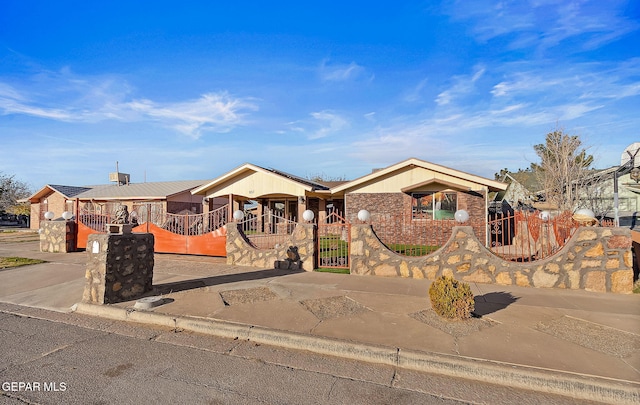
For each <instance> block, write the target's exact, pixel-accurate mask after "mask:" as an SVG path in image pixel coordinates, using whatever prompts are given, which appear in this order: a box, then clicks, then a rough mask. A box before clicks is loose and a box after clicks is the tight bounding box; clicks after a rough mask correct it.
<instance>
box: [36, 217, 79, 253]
mask: <svg viewBox="0 0 640 405" xmlns="http://www.w3.org/2000/svg"><path fill="white" fill-rule="evenodd" d="M40 225H41V227H40V251H41V252H48V253H67V252H74V251H75V250H76V223H75V222H74V221H43V222H42V223H41V224H40Z"/></svg>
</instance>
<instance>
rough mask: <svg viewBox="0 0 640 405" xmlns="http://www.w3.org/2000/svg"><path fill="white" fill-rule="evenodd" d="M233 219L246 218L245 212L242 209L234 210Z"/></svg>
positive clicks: (240, 219)
mask: <svg viewBox="0 0 640 405" xmlns="http://www.w3.org/2000/svg"><path fill="white" fill-rule="evenodd" d="M233 219H235V220H236V221H242V220H243V219H244V212H242V211H241V210H236V211H234V212H233Z"/></svg>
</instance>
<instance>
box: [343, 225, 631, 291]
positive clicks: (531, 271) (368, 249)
mask: <svg viewBox="0 0 640 405" xmlns="http://www.w3.org/2000/svg"><path fill="white" fill-rule="evenodd" d="M350 250H351V260H350V261H351V273H352V274H359V275H376V276H385V277H412V278H426V279H430V280H434V279H436V278H437V277H439V276H441V275H450V276H453V277H455V278H457V279H460V280H463V281H467V282H478V283H489V284H499V285H518V286H523V287H547V288H570V289H584V290H587V291H598V292H614V293H625V294H629V293H631V292H632V289H633V257H632V252H631V234H630V231H629V229H626V228H590V227H583V228H579V229H578V231H576V233H575V234H574V235H573V236H572V238H571V239H570V240H569V241H568V243H567V244H566V245H565V246H564V247H563V248H562V250H560V251H559V252H558V253H556V254H555V255H553V256H551V257H549V258H547V259H544V260H539V261H533V262H529V263H517V262H511V261H505V260H502V259H500V258H499V257H497V256H495V255H494V254H492V253H491V252H490V251H489V250H487V249H486V248H485V247H484V245H483V244H482V243H481V242H480V241H479V240H478V239H477V237H476V235H475V234H474V233H473V230H472V228H471V227H468V226H460V227H456V228H454V230H453V235H452V237H451V239H449V241H448V242H447V243H446V244H445V245H444V246H443V247H442V248H441V249H439V250H438V251H437V252H435V253H433V254H431V255H428V256H424V257H406V256H401V255H398V254H396V253H394V252H392V251H390V250H389V249H387V248H386V247H385V246H384V245H383V244H382V243H381V242H380V240H379V239H378V238H377V237H376V236H375V234H374V233H373V230H372V228H371V226H370V225H352V227H351V245H350Z"/></svg>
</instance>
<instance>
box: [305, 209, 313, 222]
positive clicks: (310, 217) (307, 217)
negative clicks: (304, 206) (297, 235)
mask: <svg viewBox="0 0 640 405" xmlns="http://www.w3.org/2000/svg"><path fill="white" fill-rule="evenodd" d="M313 217H314V215H313V211H311V210H305V211H304V212H303V213H302V219H304V220H305V221H306V222H311V221H313Z"/></svg>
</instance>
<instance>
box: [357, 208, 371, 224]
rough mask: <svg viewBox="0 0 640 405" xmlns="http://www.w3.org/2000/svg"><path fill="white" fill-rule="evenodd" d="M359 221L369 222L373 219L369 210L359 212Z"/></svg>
mask: <svg viewBox="0 0 640 405" xmlns="http://www.w3.org/2000/svg"><path fill="white" fill-rule="evenodd" d="M358 219H359V220H360V221H362V222H367V221H369V220H370V219H371V213H369V211H367V210H360V211H358Z"/></svg>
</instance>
